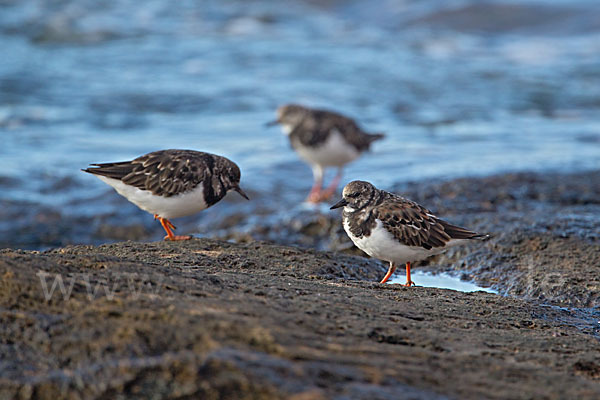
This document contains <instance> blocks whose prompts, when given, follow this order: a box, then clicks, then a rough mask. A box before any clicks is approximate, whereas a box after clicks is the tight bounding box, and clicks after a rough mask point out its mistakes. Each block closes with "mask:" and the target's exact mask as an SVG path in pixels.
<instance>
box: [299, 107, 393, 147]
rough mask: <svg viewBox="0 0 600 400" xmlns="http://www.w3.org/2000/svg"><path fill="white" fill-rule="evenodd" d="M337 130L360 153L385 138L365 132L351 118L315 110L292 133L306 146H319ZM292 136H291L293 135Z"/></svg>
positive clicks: (381, 135) (378, 134)
mask: <svg viewBox="0 0 600 400" xmlns="http://www.w3.org/2000/svg"><path fill="white" fill-rule="evenodd" d="M334 130H337V131H338V132H339V133H340V134H341V135H342V136H344V138H345V139H346V141H347V142H348V143H350V144H352V145H353V146H354V147H355V148H356V149H357V150H358V151H364V150H368V149H369V146H370V144H371V143H372V142H374V141H375V140H378V139H381V138H383V137H384V135H383V134H380V133H377V134H369V133H366V132H363V131H362V129H361V128H360V127H359V126H358V124H357V123H356V122H355V121H354V120H353V119H351V118H348V117H345V116H343V115H341V114H338V113H334V112H331V111H324V110H313V112H312V113H311V114H310V115H309V116H307V117H306V118H305V119H304V120H303V121H302V122H301V123H300V124H299V125H298V126H297V127H296V128H295V129H294V132H292V134H293V135H295V136H297V137H298V139H299V140H300V143H302V144H303V145H305V146H317V145H319V144H320V143H323V142H324V141H325V140H327V137H328V136H329V134H330V133H331V132H332V131H334ZM292 134H291V135H292ZM291 135H290V136H291Z"/></svg>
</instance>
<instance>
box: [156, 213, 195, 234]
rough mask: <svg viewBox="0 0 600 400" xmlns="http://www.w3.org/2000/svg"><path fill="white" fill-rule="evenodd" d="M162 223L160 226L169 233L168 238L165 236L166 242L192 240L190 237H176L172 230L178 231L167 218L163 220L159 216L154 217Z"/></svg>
mask: <svg viewBox="0 0 600 400" xmlns="http://www.w3.org/2000/svg"><path fill="white" fill-rule="evenodd" d="M157 218H158V220H159V221H160V224H161V225H162V227H163V228H164V229H165V231H166V232H167V236H165V240H190V239H191V238H192V237H191V236H189V235H185V236H182V235H174V234H173V231H172V230H171V229H176V228H175V225H173V223H172V222H171V221H169V220H168V219H166V218H162V217H159V216H158V215H156V214H155V215H154V219H157Z"/></svg>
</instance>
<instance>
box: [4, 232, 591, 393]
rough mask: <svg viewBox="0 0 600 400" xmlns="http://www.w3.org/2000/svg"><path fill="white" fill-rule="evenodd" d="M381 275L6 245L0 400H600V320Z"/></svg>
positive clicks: (124, 249) (153, 251) (169, 247)
mask: <svg viewBox="0 0 600 400" xmlns="http://www.w3.org/2000/svg"><path fill="white" fill-rule="evenodd" d="M383 273H384V268H383V267H381V266H380V265H379V264H378V263H376V262H374V261H370V260H367V259H364V258H362V257H356V256H348V255H342V254H339V253H322V252H316V251H307V250H301V249H297V248H291V247H286V246H279V245H272V244H266V243H260V242H254V243H246V244H232V243H227V242H221V241H216V240H209V239H200V240H198V239H194V240H192V241H189V242H180V243H169V242H158V243H134V242H124V243H118V244H110V245H104V246H100V247H93V246H75V247H67V248H62V249H57V250H52V251H48V252H44V253H38V252H26V251H19V250H9V249H7V250H3V251H2V252H1V253H0V277H1V280H0V320H1V324H0V360H1V361H0V398H6V399H12V398H23V399H28V398H40V399H59V398H71V399H77V398H102V399H114V398H125V397H127V398H202V399H217V398H228V399H274V398H282V399H290V398H292V399H345V398H352V399H398V398H410V399H436V398H440V399H443V398H456V399H459V398H460V399H465V398H473V399H475V398H477V399H479V398H491V399H506V398H515V399H516V398H523V399H528V398H549V399H564V398H578V399H585V398H588V399H594V398H598V396H600V356H599V354H600V341H599V334H600V329H599V328H600V325H599V324H598V320H600V318H599V316H597V315H596V316H591V315H590V314H589V313H585V312H583V311H581V310H567V309H562V308H558V307H552V306H547V305H542V304H539V303H538V302H534V301H526V300H522V299H518V298H510V297H503V296H500V295H496V294H490V293H484V292H474V293H462V292H456V291H451V290H443V289H435V288H423V287H413V288H405V287H402V286H400V285H379V284H377V283H375V281H376V280H377V278H379V277H381V275H382V274H383ZM57 277H61V278H62V282H63V285H64V288H65V291H66V292H68V290H69V288H70V287H71V286H72V292H71V293H70V296H69V297H68V299H67V298H66V297H65V295H63V294H62V292H61V290H60V287H59V286H58V285H57V287H56V289H55V291H54V292H53V293H52V296H51V297H50V298H49V300H46V299H47V297H46V295H48V296H49V295H50V293H49V292H48V291H49V290H50V289H51V287H52V284H53V282H54V281H55V279H56V278H57ZM42 280H43V282H44V284H45V286H44V285H43V284H42ZM44 287H46V294H45V293H44ZM104 288H108V289H109V292H108V293H107V292H106V291H105V289H104ZM590 317H591V318H590ZM594 318H595V319H594Z"/></svg>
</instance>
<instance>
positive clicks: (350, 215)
mask: <svg viewBox="0 0 600 400" xmlns="http://www.w3.org/2000/svg"><path fill="white" fill-rule="evenodd" d="M339 207H344V212H343V213H342V217H343V224H344V230H345V231H346V233H347V234H348V236H350V239H352V241H353V242H354V244H355V245H356V246H357V247H358V248H359V249H361V250H362V251H364V252H365V253H367V254H368V255H370V256H371V257H375V258H378V259H380V260H384V261H388V262H389V263H390V267H389V269H388V271H387V274H385V276H384V277H383V279H382V280H381V283H385V282H386V281H387V280H388V279H389V278H390V276H391V275H392V274H393V273H394V271H395V270H396V267H397V266H398V264H402V263H406V283H405V285H404V286H411V285H414V282H413V281H412V280H411V279H410V263H411V262H414V261H420V260H423V259H425V258H427V257H429V256H432V255H434V254H438V253H441V252H443V251H444V250H446V249H448V248H449V247H452V246H455V245H459V244H463V243H466V242H468V241H469V240H471V239H485V238H487V237H488V235H482V234H479V233H476V232H472V231H469V230H467V229H465V228H461V227H459V226H456V225H452V224H450V223H448V222H446V221H444V220H441V219H439V218H438V217H436V216H435V215H433V214H432V213H431V212H430V211H429V210H427V209H426V208H424V207H422V206H420V205H419V204H417V203H415V202H414V201H411V200H408V199H405V198H404V197H401V196H398V195H397V194H394V193H390V192H386V191H385V190H380V189H377V188H376V187H375V186H373V185H372V184H370V183H369V182H364V181H353V182H350V183H349V184H347V185H346V187H344V191H343V198H342V200H340V201H339V202H337V203H336V204H334V205H333V206H331V209H332V210H333V209H335V208H339Z"/></svg>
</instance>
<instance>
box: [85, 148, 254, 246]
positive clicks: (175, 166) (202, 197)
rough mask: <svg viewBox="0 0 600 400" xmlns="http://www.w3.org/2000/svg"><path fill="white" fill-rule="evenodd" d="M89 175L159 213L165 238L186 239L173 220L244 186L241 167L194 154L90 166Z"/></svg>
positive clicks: (173, 152)
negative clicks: (165, 234)
mask: <svg viewBox="0 0 600 400" xmlns="http://www.w3.org/2000/svg"><path fill="white" fill-rule="evenodd" d="M91 165H92V167H91V168H87V169H83V170H82V171H84V172H89V173H90V174H94V175H96V176H97V177H98V178H99V179H100V180H102V181H103V182H105V183H107V184H109V185H110V186H112V187H113V188H114V189H115V190H116V191H117V193H119V194H120V195H121V196H123V197H125V198H126V199H127V200H129V201H130V202H132V203H133V204H135V205H136V206H138V207H139V208H141V209H142V210H144V211H147V212H149V213H150V214H154V219H158V220H159V221H160V224H161V225H162V227H163V228H164V229H165V231H166V232H167V236H165V240H186V239H191V236H178V235H174V234H173V231H172V229H175V226H174V225H173V224H172V223H171V221H169V220H170V219H171V218H178V217H185V216H187V215H192V214H195V213H197V212H200V211H202V210H204V209H205V208H208V207H210V206H212V205H213V204H215V203H217V202H218V201H219V200H221V199H222V198H223V197H225V195H226V194H227V192H228V191H229V190H235V191H236V192H238V193H239V194H240V195H241V196H242V197H244V198H245V199H246V200H248V196H247V195H246V193H244V191H243V190H242V189H241V188H240V169H239V168H238V166H237V165H236V164H235V163H234V162H232V161H230V160H228V159H227V158H225V157H221V156H217V155H214V154H209V153H203V152H200V151H194V150H159V151H155V152H152V153H148V154H146V155H143V156H141V157H138V158H136V159H135V160H132V161H122V162H113V163H104V164H91Z"/></svg>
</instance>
